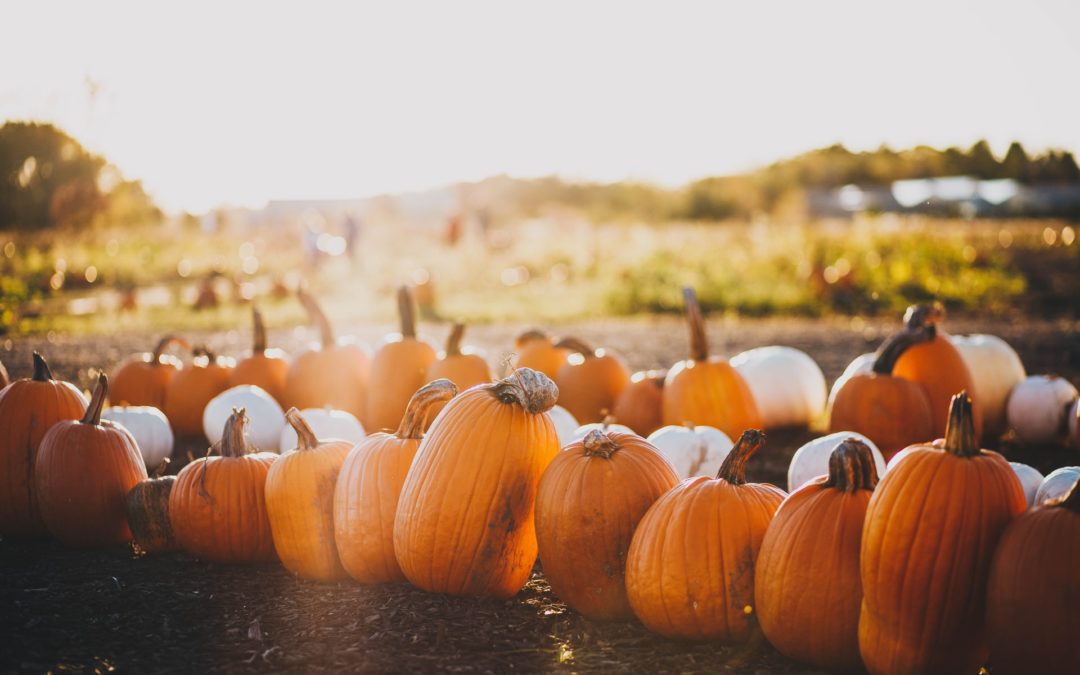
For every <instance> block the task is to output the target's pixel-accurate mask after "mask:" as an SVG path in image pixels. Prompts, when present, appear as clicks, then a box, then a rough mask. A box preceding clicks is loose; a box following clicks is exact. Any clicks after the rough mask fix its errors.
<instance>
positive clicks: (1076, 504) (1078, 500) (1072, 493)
mask: <svg viewBox="0 0 1080 675" xmlns="http://www.w3.org/2000/svg"><path fill="white" fill-rule="evenodd" d="M1057 505H1058V506H1063V507H1065V508H1067V509H1069V510H1070V511H1072V512H1073V513H1076V514H1080V480H1077V481H1076V482H1075V483H1073V486H1072V488H1070V489H1069V493H1068V494H1067V495H1065V496H1064V497H1062V498H1061V501H1060V502H1058V504H1057Z"/></svg>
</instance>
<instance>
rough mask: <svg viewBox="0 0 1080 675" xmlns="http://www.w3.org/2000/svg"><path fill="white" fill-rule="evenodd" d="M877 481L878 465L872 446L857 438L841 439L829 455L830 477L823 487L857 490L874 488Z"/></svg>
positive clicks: (844, 490) (846, 490) (845, 490)
mask: <svg viewBox="0 0 1080 675" xmlns="http://www.w3.org/2000/svg"><path fill="white" fill-rule="evenodd" d="M877 483H878V473H877V465H876V464H874V453H873V452H871V450H870V446H868V445H867V444H866V443H863V442H862V441H860V440H859V439H857V438H845V439H844V440H842V441H840V444H839V445H837V446H836V448H835V449H833V451H832V453H831V454H830V455H829V479H828V480H827V481H825V483H824V485H822V487H826V488H835V489H837V490H839V491H841V492H855V491H856V490H873V489H874V487H876V486H877Z"/></svg>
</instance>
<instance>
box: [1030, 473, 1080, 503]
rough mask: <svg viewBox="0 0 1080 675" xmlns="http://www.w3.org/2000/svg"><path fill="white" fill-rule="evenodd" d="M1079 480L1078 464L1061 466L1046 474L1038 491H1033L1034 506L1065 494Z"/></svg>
mask: <svg viewBox="0 0 1080 675" xmlns="http://www.w3.org/2000/svg"><path fill="white" fill-rule="evenodd" d="M1077 480H1080V466H1063V467H1061V468H1060V469H1057V470H1055V471H1051V472H1050V473H1048V474H1046V478H1044V479H1043V482H1042V485H1040V486H1039V491H1038V492H1037V493H1035V506H1040V505H1042V504H1045V503H1046V502H1047V501H1048V500H1050V499H1057V498H1058V497H1061V496H1062V495H1065V494H1067V493H1068V492H1069V490H1071V489H1072V486H1073V485H1076V481H1077Z"/></svg>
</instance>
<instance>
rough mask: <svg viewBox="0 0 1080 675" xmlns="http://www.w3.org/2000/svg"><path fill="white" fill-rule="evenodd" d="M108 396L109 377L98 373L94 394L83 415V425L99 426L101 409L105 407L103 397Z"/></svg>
mask: <svg viewBox="0 0 1080 675" xmlns="http://www.w3.org/2000/svg"><path fill="white" fill-rule="evenodd" d="M108 395H109V376H108V375H106V374H105V373H100V374H99V375H98V378H97V384H96V385H95V386H94V394H93V395H92V396H91V397H90V405H88V406H87V407H86V413H85V414H84V415H83V418H82V423H83V424H92V425H94V426H97V425H99V424H101V409H102V408H104V407H105V397H106V396H108Z"/></svg>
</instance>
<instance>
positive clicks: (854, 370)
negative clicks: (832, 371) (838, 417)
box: [825, 352, 878, 417]
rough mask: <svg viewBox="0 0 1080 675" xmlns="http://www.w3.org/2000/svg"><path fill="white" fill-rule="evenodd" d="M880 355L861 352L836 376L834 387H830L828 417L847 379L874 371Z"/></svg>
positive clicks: (826, 409) (826, 410) (826, 405)
mask: <svg viewBox="0 0 1080 675" xmlns="http://www.w3.org/2000/svg"><path fill="white" fill-rule="evenodd" d="M877 358H878V355H877V353H875V352H870V353H869V354H859V355H858V356H856V357H855V358H854V359H853V360H852V361H851V363H849V364H847V367H846V368H844V372H843V373H841V374H840V377H838V378H836V381H835V382H833V385H832V387H831V388H830V389H829V400H828V402H827V403H826V404H825V414H826V417H828V416H830V415H832V409H833V402H834V401H836V395H837V394H838V393H839V392H840V390H841V389H843V388H844V385H845V384H847V381H848V380H850V379H851V378H853V377H855V376H856V375H861V374H866V375H869V374H870V373H872V372H874V361H877Z"/></svg>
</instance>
